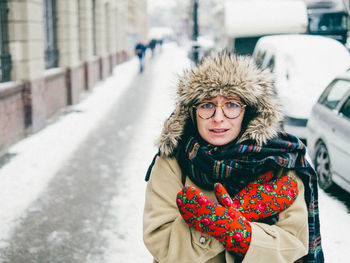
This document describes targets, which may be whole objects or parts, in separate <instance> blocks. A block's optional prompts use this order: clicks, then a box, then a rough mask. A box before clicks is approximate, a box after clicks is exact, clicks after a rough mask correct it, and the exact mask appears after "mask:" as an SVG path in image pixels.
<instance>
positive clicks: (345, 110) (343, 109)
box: [340, 96, 350, 119]
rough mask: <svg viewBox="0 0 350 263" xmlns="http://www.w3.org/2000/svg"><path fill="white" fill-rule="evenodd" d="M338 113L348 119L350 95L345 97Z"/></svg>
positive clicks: (349, 116)
mask: <svg viewBox="0 0 350 263" xmlns="http://www.w3.org/2000/svg"><path fill="white" fill-rule="evenodd" d="M340 113H342V114H343V116H345V117H347V118H349V119H350V96H349V97H348V98H347V99H346V101H345V102H344V104H343V106H342V107H341V110H340Z"/></svg>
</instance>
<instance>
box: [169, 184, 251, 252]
mask: <svg viewBox="0 0 350 263" xmlns="http://www.w3.org/2000/svg"><path fill="white" fill-rule="evenodd" d="M176 203H177V206H178V208H179V211H180V214H181V216H182V217H183V219H184V220H185V222H186V223H187V224H188V225H189V226H190V227H192V228H195V229H197V230H198V231H200V232H202V233H205V234H209V235H212V236H213V237H214V238H216V239H217V240H219V241H220V242H221V243H222V244H223V245H224V247H225V248H226V250H228V251H230V252H233V253H236V254H237V255H239V256H244V255H245V253H246V252H247V250H248V248H249V245H250V240H251V227H250V223H249V222H248V220H247V219H246V218H245V217H244V216H242V215H241V213H240V212H238V211H237V210H235V209H234V208H231V209H230V210H228V209H226V208H225V207H223V206H222V205H220V204H217V203H214V202H213V201H212V200H210V199H209V198H208V197H207V196H205V195H204V194H203V193H202V192H200V191H199V190H198V189H196V188H195V187H188V186H187V187H184V188H183V189H182V190H181V191H180V192H179V193H178V194H177V198H176Z"/></svg>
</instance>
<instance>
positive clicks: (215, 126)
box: [196, 95, 245, 146]
mask: <svg viewBox="0 0 350 263" xmlns="http://www.w3.org/2000/svg"><path fill="white" fill-rule="evenodd" d="M203 102H211V103H213V104H215V105H216V106H218V107H216V111H215V114H214V116H213V117H211V118H209V119H203V118H201V117H200V116H199V115H198V111H196V119H197V129H198V132H199V134H200V136H201V137H202V138H203V139H204V140H205V141H206V142H208V143H210V144H212V145H215V146H222V145H226V144H228V143H230V142H232V141H233V140H235V139H236V138H237V136H238V134H239V133H240V131H241V125H242V120H243V117H244V110H245V108H244V107H243V108H242V112H241V114H240V115H239V116H238V117H237V118H235V119H229V118H227V117H226V116H225V115H224V113H223V112H222V109H221V105H223V104H225V103H226V102H239V103H242V101H241V100H240V99H239V98H238V97H232V98H225V97H223V96H221V95H218V96H217V97H215V98H210V99H205V100H203V101H202V103H203Z"/></svg>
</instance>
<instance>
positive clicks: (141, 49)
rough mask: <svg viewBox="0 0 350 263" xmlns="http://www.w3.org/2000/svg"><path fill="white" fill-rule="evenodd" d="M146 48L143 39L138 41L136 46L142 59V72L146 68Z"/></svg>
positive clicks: (136, 50) (137, 52)
mask: <svg viewBox="0 0 350 263" xmlns="http://www.w3.org/2000/svg"><path fill="white" fill-rule="evenodd" d="M146 49H147V48H146V46H145V45H144V44H143V43H142V42H141V41H139V42H137V44H136V46H135V54H136V55H137V56H138V58H139V61H140V73H142V72H143V69H144V57H145V54H146Z"/></svg>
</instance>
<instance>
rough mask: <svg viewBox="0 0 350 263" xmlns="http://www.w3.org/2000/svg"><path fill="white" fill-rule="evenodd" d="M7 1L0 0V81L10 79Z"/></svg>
mask: <svg viewBox="0 0 350 263" xmlns="http://www.w3.org/2000/svg"><path fill="white" fill-rule="evenodd" d="M8 11H9V9H8V7H7V1H0V82H5V81H9V80H10V79H11V55H10V52H9V37H8V16H7V14H8Z"/></svg>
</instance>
